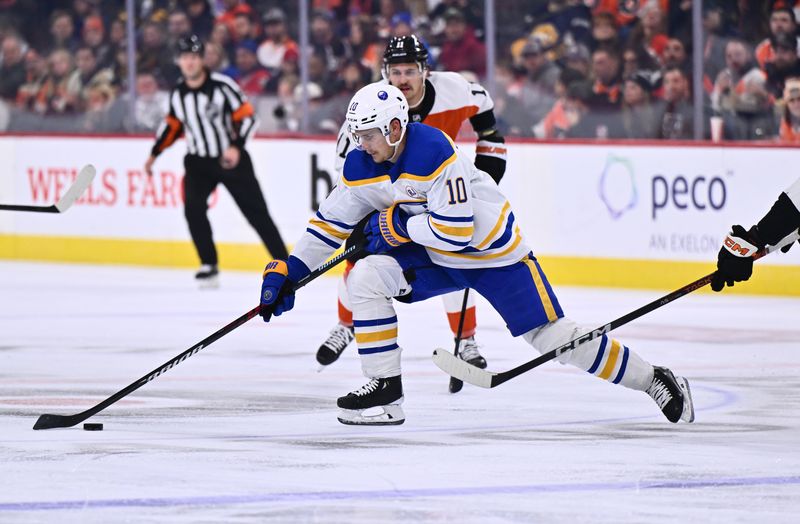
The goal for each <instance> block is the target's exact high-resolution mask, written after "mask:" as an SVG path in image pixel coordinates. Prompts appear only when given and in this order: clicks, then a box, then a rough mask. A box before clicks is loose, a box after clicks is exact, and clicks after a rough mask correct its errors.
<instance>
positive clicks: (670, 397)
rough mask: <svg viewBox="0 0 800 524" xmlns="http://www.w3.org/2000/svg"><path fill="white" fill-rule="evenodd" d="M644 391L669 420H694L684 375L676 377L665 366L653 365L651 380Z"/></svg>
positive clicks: (690, 393) (687, 382) (689, 393)
mask: <svg viewBox="0 0 800 524" xmlns="http://www.w3.org/2000/svg"><path fill="white" fill-rule="evenodd" d="M646 392H647V394H648V395H650V397H651V398H652V399H653V400H655V401H656V404H658V407H659V408H661V411H662V412H663V413H664V416H665V417H667V420H669V421H670V422H678V421H679V420H683V421H684V422H694V404H693V403H692V392H691V390H690V389H689V381H688V380H686V379H685V378H684V377H676V376H675V375H673V374H672V371H670V370H669V369H667V368H662V367H658V366H653V381H652V382H651V383H650V385H649V386H648V387H647V390H646Z"/></svg>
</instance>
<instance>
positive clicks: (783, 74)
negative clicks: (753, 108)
mask: <svg viewBox="0 0 800 524" xmlns="http://www.w3.org/2000/svg"><path fill="white" fill-rule="evenodd" d="M765 69H766V72H767V89H768V91H769V92H770V94H772V95H773V96H775V97H776V98H780V97H781V96H783V89H784V83H785V82H786V79H787V78H791V77H800V60H799V59H798V57H797V42H796V41H795V39H794V38H793V37H790V36H789V35H784V34H779V35H778V36H776V37H775V38H774V39H773V42H772V61H771V62H767V64H766V66H765Z"/></svg>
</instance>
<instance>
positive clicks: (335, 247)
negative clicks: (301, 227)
mask: <svg viewBox="0 0 800 524" xmlns="http://www.w3.org/2000/svg"><path fill="white" fill-rule="evenodd" d="M306 231H307V232H308V233H310V234H311V235H313V236H314V237H316V238H317V239H318V240H321V241H322V242H324V243H326V244H328V245H329V246H331V247H332V248H334V249H338V248H339V246H341V245H342V243H341V242H335V241H333V240H331V239H329V238H327V237H325V236H323V235H321V234H320V233H317V232H316V231H314V230H313V229H311V228H310V227H309V228H306Z"/></svg>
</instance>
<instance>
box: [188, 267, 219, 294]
mask: <svg viewBox="0 0 800 524" xmlns="http://www.w3.org/2000/svg"><path fill="white" fill-rule="evenodd" d="M194 278H195V280H196V281H197V283H198V285H199V286H200V289H212V288H216V287H219V270H218V269H217V266H215V265H211V264H203V265H202V266H200V270H199V271H198V272H197V273H195V274H194Z"/></svg>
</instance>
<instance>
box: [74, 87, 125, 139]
mask: <svg viewBox="0 0 800 524" xmlns="http://www.w3.org/2000/svg"><path fill="white" fill-rule="evenodd" d="M84 97H85V99H86V100H85V106H86V112H85V113H84V115H83V118H82V122H81V129H82V130H83V131H88V132H95V133H97V132H102V133H115V132H120V131H122V130H123V129H124V128H123V122H124V118H125V108H124V107H123V106H122V105H121V104H119V103H117V100H116V96H115V94H114V90H113V89H112V88H111V86H110V85H108V84H94V85H91V86H89V87H87V88H86V92H85V94H84Z"/></svg>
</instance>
